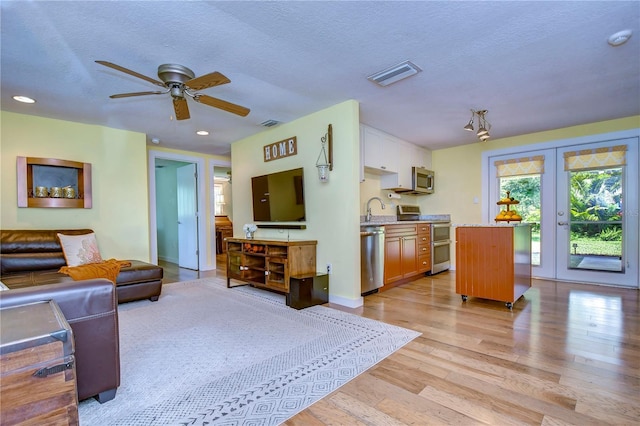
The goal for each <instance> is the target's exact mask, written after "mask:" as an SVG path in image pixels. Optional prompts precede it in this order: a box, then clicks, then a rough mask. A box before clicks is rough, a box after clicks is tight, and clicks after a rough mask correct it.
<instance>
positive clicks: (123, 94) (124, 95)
mask: <svg viewBox="0 0 640 426" xmlns="http://www.w3.org/2000/svg"><path fill="white" fill-rule="evenodd" d="M165 93H169V92H167V91H164V92H133V93H118V94H117V95H111V96H109V97H110V98H112V99H116V98H129V97H131V96H145V95H163V94H165Z"/></svg>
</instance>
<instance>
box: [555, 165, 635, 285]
mask: <svg viewBox="0 0 640 426" xmlns="http://www.w3.org/2000/svg"><path fill="white" fill-rule="evenodd" d="M569 186H570V193H569V202H570V206H569V209H570V212H571V215H570V218H569V225H568V226H569V246H568V247H567V248H568V249H569V268H570V269H588V270H593V271H611V272H622V271H623V265H622V246H623V244H622V236H623V234H624V232H623V231H624V227H623V222H622V168H612V169H600V170H588V171H578V172H569Z"/></svg>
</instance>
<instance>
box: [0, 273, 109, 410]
mask: <svg viewBox="0 0 640 426" xmlns="http://www.w3.org/2000/svg"><path fill="white" fill-rule="evenodd" d="M43 300H55V301H56V303H57V304H58V306H59V307H60V310H61V311H62V313H63V315H64V316H65V318H66V320H67V322H68V323H69V325H70V326H71V330H72V332H73V338H74V342H75V353H74V356H75V364H76V381H77V389H78V399H79V400H83V399H86V398H91V397H95V398H96V399H97V400H98V402H100V403H103V402H106V401H109V400H111V399H113V398H114V397H115V395H116V390H117V388H118V386H120V337H119V336H120V335H119V329H118V302H117V300H116V290H115V288H114V285H113V283H112V282H111V281H109V280H107V279H104V278H99V279H93V280H83V281H70V282H61V283H57V284H45V285H40V286H35V287H24V288H19V289H15V290H5V291H0V308H5V307H11V306H18V305H24V304H28V303H35V302H39V301H43Z"/></svg>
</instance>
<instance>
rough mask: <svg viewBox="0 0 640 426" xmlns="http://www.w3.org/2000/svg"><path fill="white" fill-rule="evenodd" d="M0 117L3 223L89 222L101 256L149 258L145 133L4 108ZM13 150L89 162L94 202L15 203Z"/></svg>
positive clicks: (49, 225)
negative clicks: (77, 205)
mask: <svg viewBox="0 0 640 426" xmlns="http://www.w3.org/2000/svg"><path fill="white" fill-rule="evenodd" d="M0 123H1V125H2V129H1V131H0V136H1V145H0V153H1V154H2V159H1V162H0V165H1V167H2V169H1V171H0V173H1V176H2V183H1V186H0V188H1V191H2V192H1V194H0V199H1V201H2V207H1V208H0V213H1V217H0V227H1V228H2V229H60V228H91V229H93V230H94V231H95V232H96V235H97V239H98V246H99V248H100V251H101V254H102V256H103V257H104V258H107V259H108V258H117V259H138V260H142V261H148V260H149V207H148V204H149V202H148V191H147V161H146V158H147V151H146V146H145V145H146V141H145V135H144V134H142V133H135V132H128V131H123V130H116V129H111V128H107V127H102V126H94V125H87V124H80V123H72V122H68V121H62V120H53V119H49V118H42V117H35V116H30V115H23V114H16V113H11V112H6V111H0ZM18 156H25V157H42V158H57V159H63V160H71V161H79V162H83V163H91V166H92V185H93V208H91V209H65V208H18V206H17V188H16V157H18ZM132 183H137V184H132Z"/></svg>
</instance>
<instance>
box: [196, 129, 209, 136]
mask: <svg viewBox="0 0 640 426" xmlns="http://www.w3.org/2000/svg"><path fill="white" fill-rule="evenodd" d="M208 134H209V132H207V131H206V130H198V131H197V132H196V135H199V136H207V135H208Z"/></svg>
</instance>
